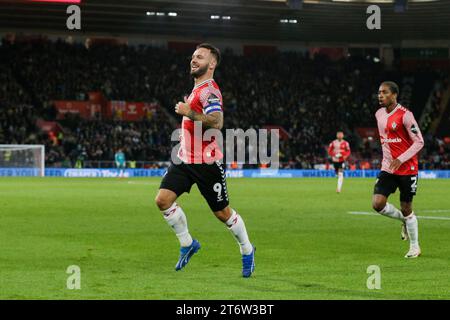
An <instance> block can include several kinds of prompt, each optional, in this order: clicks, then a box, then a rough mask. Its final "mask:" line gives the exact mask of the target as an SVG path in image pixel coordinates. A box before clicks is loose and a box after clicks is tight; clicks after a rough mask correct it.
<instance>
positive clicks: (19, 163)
mask: <svg viewBox="0 0 450 320" xmlns="http://www.w3.org/2000/svg"><path fill="white" fill-rule="evenodd" d="M0 176H37V177H43V176H45V146H44V145H37V144H0Z"/></svg>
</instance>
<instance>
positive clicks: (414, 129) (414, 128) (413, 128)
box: [411, 124, 419, 134]
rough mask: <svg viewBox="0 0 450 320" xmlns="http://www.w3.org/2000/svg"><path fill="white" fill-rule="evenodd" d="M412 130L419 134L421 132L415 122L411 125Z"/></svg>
mask: <svg viewBox="0 0 450 320" xmlns="http://www.w3.org/2000/svg"><path fill="white" fill-rule="evenodd" d="M411 132H412V133H414V134H418V133H419V130H417V127H416V126H415V125H414V124H413V125H412V126H411Z"/></svg>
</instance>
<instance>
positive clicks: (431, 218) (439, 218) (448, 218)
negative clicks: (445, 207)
mask: <svg viewBox="0 0 450 320" xmlns="http://www.w3.org/2000/svg"><path fill="white" fill-rule="evenodd" d="M423 212H424V211H423ZM347 213H348V214H354V215H362V216H380V214H378V213H373V212H366V211H348V212H347ZM417 218H419V219H428V220H450V217H432V216H417Z"/></svg>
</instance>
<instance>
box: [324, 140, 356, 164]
mask: <svg viewBox="0 0 450 320" xmlns="http://www.w3.org/2000/svg"><path fill="white" fill-rule="evenodd" d="M350 153H351V151H350V144H349V143H348V142H347V141H345V140H344V139H342V140H338V139H336V140H333V141H332V142H331V143H330V145H329V146H328V155H329V156H330V157H331V158H332V160H333V162H344V161H345V160H347V158H348V157H349V156H350Z"/></svg>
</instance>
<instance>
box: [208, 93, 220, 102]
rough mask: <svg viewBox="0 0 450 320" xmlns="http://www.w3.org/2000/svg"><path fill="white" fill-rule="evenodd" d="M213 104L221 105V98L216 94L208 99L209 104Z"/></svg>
mask: <svg viewBox="0 0 450 320" xmlns="http://www.w3.org/2000/svg"><path fill="white" fill-rule="evenodd" d="M212 103H216V104H217V103H220V98H219V97H218V96H216V95H215V94H214V93H211V94H210V95H209V97H208V104H212Z"/></svg>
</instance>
